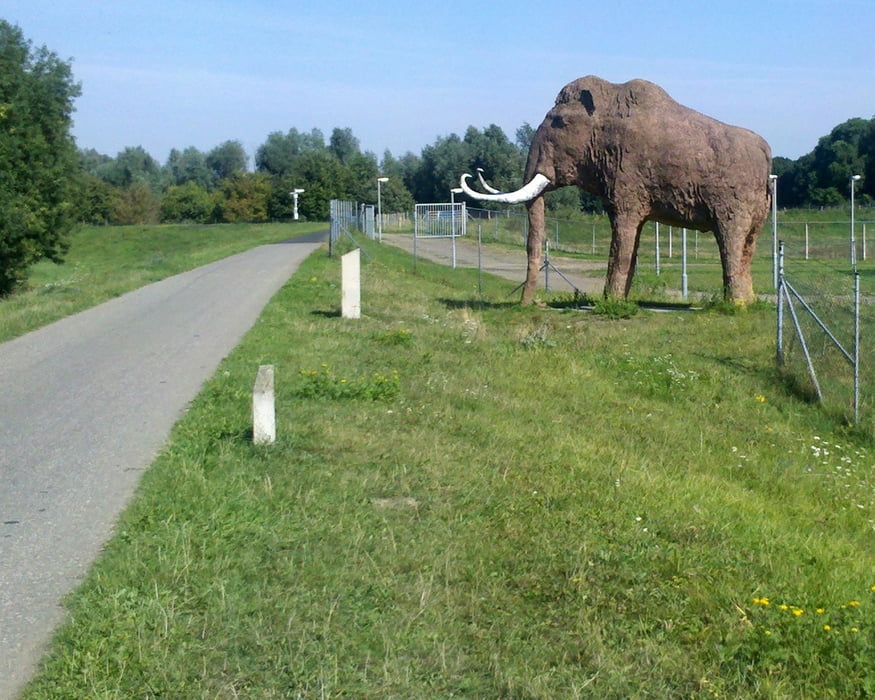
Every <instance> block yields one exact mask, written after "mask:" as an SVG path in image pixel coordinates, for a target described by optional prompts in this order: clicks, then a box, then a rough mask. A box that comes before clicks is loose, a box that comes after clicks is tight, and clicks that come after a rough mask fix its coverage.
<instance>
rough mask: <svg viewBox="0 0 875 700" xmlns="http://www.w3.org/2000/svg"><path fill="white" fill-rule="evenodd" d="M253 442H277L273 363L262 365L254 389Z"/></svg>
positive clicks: (269, 443)
mask: <svg viewBox="0 0 875 700" xmlns="http://www.w3.org/2000/svg"><path fill="white" fill-rule="evenodd" d="M252 442H254V443H255V444H256V445H272V444H273V443H274V442H276V408H275V402H274V390H273V365H261V366H260V367H259V368H258V374H257V375H256V377H255V386H254V387H253V389H252Z"/></svg>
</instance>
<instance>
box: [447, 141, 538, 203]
mask: <svg viewBox="0 0 875 700" xmlns="http://www.w3.org/2000/svg"><path fill="white" fill-rule="evenodd" d="M465 143H467V144H468V147H469V152H470V157H471V159H472V161H471V166H472V167H473V168H475V169H476V168H483V172H484V173H485V175H486V177H487V178H488V179H489V181H490V184H491V185H492V186H493V187H496V188H498V189H499V190H502V191H513V190H515V189H516V188H517V187H519V186H520V180H521V177H522V171H523V165H524V163H525V156H526V155H528V151H526V153H525V155H524V154H523V153H522V152H521V151H520V149H519V148H518V147H517V146H515V145H514V144H512V143H511V142H510V141H508V139H507V136H506V135H505V133H504V131H503V130H502V129H501V127H499V126H496V125H495V124H490V125H489V126H487V127H486V128H485V129H484V130H483V131H482V132H481V131H478V130H477V129H476V128H475V127H473V126H469V127H468V130H467V131H466V132H465ZM469 172H470V171H469ZM459 175H461V173H459ZM457 177H458V176H457ZM456 186H457V187H458V184H457V185H456Z"/></svg>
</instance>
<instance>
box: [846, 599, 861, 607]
mask: <svg viewBox="0 0 875 700" xmlns="http://www.w3.org/2000/svg"><path fill="white" fill-rule="evenodd" d="M859 604H860V601H859V600H852V601H851V602H850V603H848V607H849V608H856V607H857V606H858V605H859Z"/></svg>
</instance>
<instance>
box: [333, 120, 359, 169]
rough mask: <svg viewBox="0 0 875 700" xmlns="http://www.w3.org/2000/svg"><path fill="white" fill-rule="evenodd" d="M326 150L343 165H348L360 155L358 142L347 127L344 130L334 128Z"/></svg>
mask: <svg viewBox="0 0 875 700" xmlns="http://www.w3.org/2000/svg"><path fill="white" fill-rule="evenodd" d="M328 150H329V151H331V152H332V153H333V154H334V155H335V156H336V157H337V160H339V161H340V162H341V163H343V164H344V165H349V163H350V161H351V160H352V159H353V158H354V157H355V156H357V155H359V154H360V153H361V149H360V147H359V140H358V139H357V138H356V137H355V136H353V133H352V129H350V128H349V127H346V128H345V129H339V128H336V127H335V129H334V131H332V132H331V139H329V141H328Z"/></svg>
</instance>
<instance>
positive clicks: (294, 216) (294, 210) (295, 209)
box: [289, 188, 304, 221]
mask: <svg viewBox="0 0 875 700" xmlns="http://www.w3.org/2000/svg"><path fill="white" fill-rule="evenodd" d="M289 194H290V195H292V220H293V221H297V220H298V195H299V194H304V190H301V189H297V188H295V189H293V190H292V191H291V192H289Z"/></svg>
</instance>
